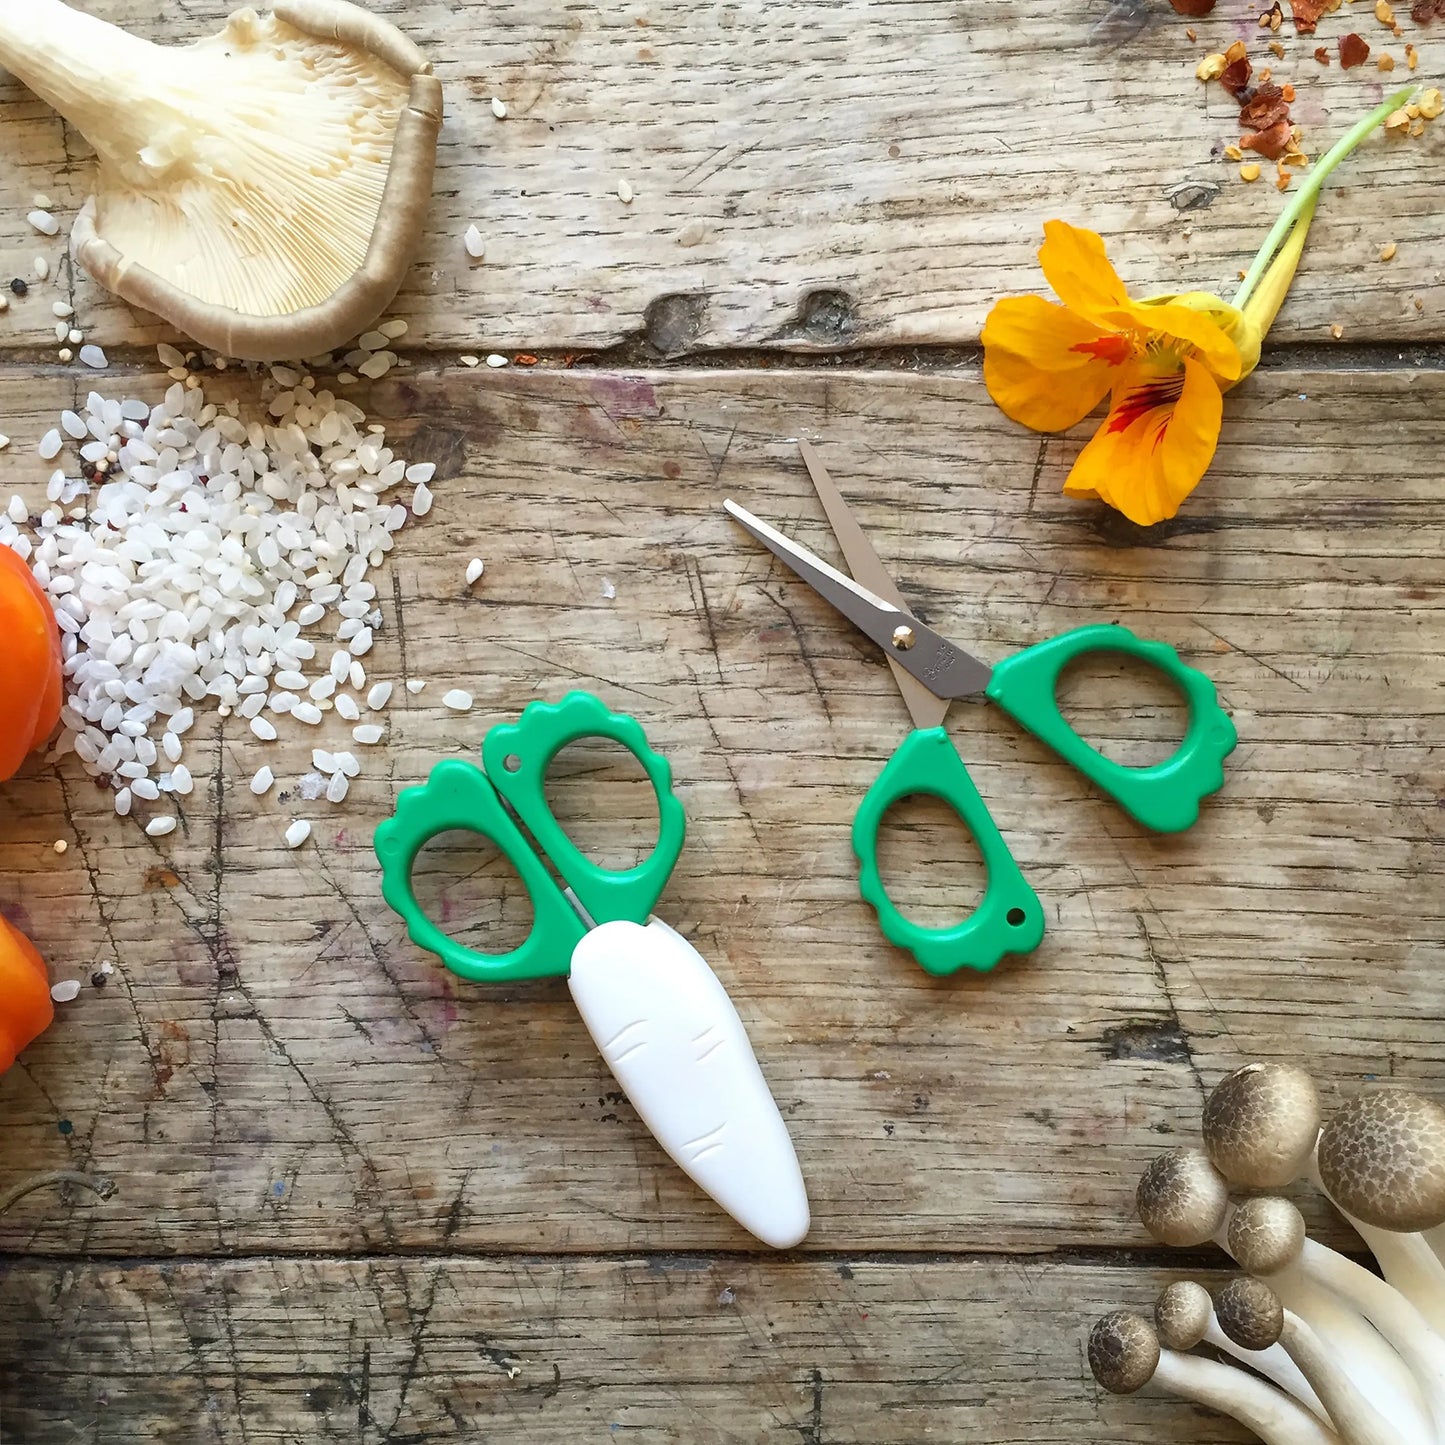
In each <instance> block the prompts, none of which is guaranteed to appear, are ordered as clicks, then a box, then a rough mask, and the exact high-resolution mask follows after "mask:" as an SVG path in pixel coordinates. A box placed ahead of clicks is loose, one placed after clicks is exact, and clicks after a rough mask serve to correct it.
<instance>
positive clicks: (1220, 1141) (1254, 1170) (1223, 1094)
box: [1204, 1064, 1320, 1189]
mask: <svg viewBox="0 0 1445 1445" xmlns="http://www.w3.org/2000/svg"><path fill="white" fill-rule="evenodd" d="M1319 1129H1320V1100H1319V1094H1318V1093H1317V1092H1316V1090H1315V1086H1314V1081H1313V1080H1312V1079H1311V1078H1310V1076H1309V1075H1308V1074H1307V1073H1305V1072H1304V1070H1303V1069H1296V1068H1294V1067H1293V1066H1291V1065H1289V1064H1246V1065H1245V1066H1244V1068H1242V1069H1236V1070H1235V1071H1234V1073H1232V1074H1230V1075H1229V1077H1228V1078H1226V1079H1224V1080H1222V1081H1221V1082H1220V1083H1219V1084H1218V1085H1216V1086H1215V1088H1214V1090H1213V1091H1212V1092H1211V1093H1210V1095H1209V1097H1208V1098H1207V1099H1206V1100H1205V1101H1204V1147H1205V1149H1206V1150H1208V1152H1209V1157H1210V1158H1211V1159H1212V1160H1213V1161H1214V1164H1215V1167H1216V1168H1217V1169H1218V1170H1219V1171H1220V1172H1221V1173H1222V1174H1223V1175H1224V1176H1225V1178H1226V1179H1228V1180H1229V1182H1230V1183H1231V1184H1237V1185H1240V1186H1241V1187H1243V1188H1245V1189H1278V1188H1279V1187H1280V1186H1281V1185H1284V1184H1289V1183H1290V1182H1292V1181H1293V1180H1294V1179H1297V1178H1298V1177H1299V1174H1300V1171H1301V1169H1303V1167H1304V1165H1305V1162H1306V1160H1308V1158H1309V1156H1310V1151H1311V1150H1312V1149H1313V1148H1314V1146H1315V1139H1316V1138H1317V1137H1318V1135H1319Z"/></svg>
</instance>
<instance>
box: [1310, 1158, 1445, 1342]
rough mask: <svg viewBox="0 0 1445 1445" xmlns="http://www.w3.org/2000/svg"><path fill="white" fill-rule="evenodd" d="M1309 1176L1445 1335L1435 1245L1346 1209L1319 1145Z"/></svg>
mask: <svg viewBox="0 0 1445 1445" xmlns="http://www.w3.org/2000/svg"><path fill="white" fill-rule="evenodd" d="M1305 1177H1306V1178H1307V1179H1308V1180H1309V1181H1310V1183H1311V1184H1313V1185H1314V1186H1315V1188H1316V1189H1318V1190H1319V1191H1320V1193H1321V1194H1323V1195H1324V1196H1325V1198H1326V1199H1328V1200H1329V1201H1330V1203H1331V1204H1332V1205H1334V1207H1335V1208H1336V1209H1338V1210H1339V1212H1340V1213H1341V1214H1342V1215H1343V1216H1344V1219H1345V1222H1346V1223H1347V1224H1348V1225H1349V1226H1350V1228H1351V1229H1353V1230H1354V1231H1355V1233H1356V1234H1358V1235H1359V1236H1360V1238H1361V1239H1363V1240H1364V1241H1365V1243H1366V1244H1367V1245H1368V1246H1369V1249H1370V1253H1371V1254H1373V1255H1374V1256H1375V1259H1376V1260H1377V1261H1378V1262H1379V1265H1380V1269H1381V1271H1382V1273H1383V1274H1384V1276H1385V1279H1386V1280H1387V1281H1388V1282H1389V1283H1390V1284H1391V1285H1393V1286H1394V1287H1395V1288H1396V1289H1397V1290H1399V1292H1400V1293H1401V1294H1402V1295H1404V1296H1405V1298H1406V1299H1407V1300H1409V1302H1410V1303H1411V1304H1412V1305H1414V1306H1415V1308H1416V1309H1417V1310H1419V1312H1420V1313H1421V1314H1422V1315H1423V1316H1424V1317H1425V1319H1426V1320H1428V1321H1429V1323H1430V1326H1431V1328H1432V1329H1434V1330H1435V1331H1436V1332H1437V1333H1439V1334H1441V1335H1445V1264H1442V1263H1441V1260H1440V1257H1439V1255H1437V1254H1436V1252H1435V1251H1434V1250H1433V1249H1432V1248H1431V1246H1430V1243H1429V1240H1428V1237H1427V1236H1426V1235H1422V1234H1396V1233H1395V1232H1394V1231H1392V1230H1389V1229H1376V1228H1375V1227H1374V1226H1373V1225H1369V1224H1366V1223H1365V1222H1364V1221H1363V1220H1360V1219H1356V1218H1355V1216H1354V1215H1353V1214H1351V1213H1350V1212H1349V1211H1348V1210H1346V1209H1344V1208H1342V1207H1341V1206H1340V1203H1339V1201H1338V1200H1337V1199H1335V1198H1333V1197H1332V1196H1331V1194H1330V1192H1329V1190H1328V1189H1326V1188H1325V1183H1324V1180H1323V1179H1321V1178H1320V1167H1319V1150H1318V1147H1316V1150H1315V1152H1314V1153H1313V1154H1311V1155H1310V1158H1309V1162H1308V1164H1307V1165H1306V1168H1305ZM1431 1233H1434V1231H1431Z"/></svg>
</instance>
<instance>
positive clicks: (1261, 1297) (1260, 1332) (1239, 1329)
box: [1214, 1275, 1284, 1350]
mask: <svg viewBox="0 0 1445 1445" xmlns="http://www.w3.org/2000/svg"><path fill="white" fill-rule="evenodd" d="M1214 1313H1215V1316H1216V1317H1217V1318H1218V1320H1219V1328H1220V1329H1222V1330H1223V1331H1224V1333H1225V1334H1226V1335H1228V1336H1229V1338H1230V1339H1231V1340H1233V1341H1234V1343H1235V1344H1236V1345H1238V1346H1239V1347H1240V1348H1241V1349H1245V1350H1267V1349H1268V1348H1269V1347H1270V1346H1271V1345H1273V1344H1275V1343H1277V1342H1278V1340H1279V1337H1280V1332H1281V1331H1282V1330H1283V1329H1284V1306H1283V1305H1282V1304H1280V1302H1279V1296H1278V1295H1276V1294H1275V1292H1274V1291H1273V1290H1272V1289H1271V1288H1270V1287H1269V1286H1268V1285H1267V1284H1265V1282H1264V1281H1263V1280H1262V1279H1251V1278H1250V1276H1249V1275H1240V1276H1239V1278H1237V1279H1232V1280H1230V1281H1229V1283H1228V1284H1227V1285H1225V1286H1224V1288H1223V1289H1221V1290H1220V1291H1219V1292H1218V1293H1217V1294H1216V1295H1215V1296H1214Z"/></svg>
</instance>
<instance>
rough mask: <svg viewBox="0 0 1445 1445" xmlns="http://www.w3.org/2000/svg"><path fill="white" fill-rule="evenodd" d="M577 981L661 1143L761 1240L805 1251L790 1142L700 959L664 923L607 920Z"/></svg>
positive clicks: (802, 1203) (597, 1031)
mask: <svg viewBox="0 0 1445 1445" xmlns="http://www.w3.org/2000/svg"><path fill="white" fill-rule="evenodd" d="M568 983H569V986H570V987H571V989H572V997H573V998H574V999H575V1000H576V1003H577V1010H578V1012H579V1013H580V1014H581V1015H582V1018H583V1020H584V1021H585V1022H586V1024H587V1029H588V1032H589V1033H591V1035H592V1037H593V1038H594V1039H595V1040H596V1042H597V1047H598V1048H599V1049H600V1050H601V1051H602V1057H603V1058H604V1059H606V1060H607V1064H608V1067H609V1068H610V1069H611V1070H612V1072H613V1074H614V1075H615V1076H616V1078H617V1082H618V1083H619V1084H621V1085H622V1090H623V1092H624V1093H625V1094H626V1095H627V1097H628V1099H630V1100H631V1101H632V1106H633V1108H635V1109H636V1110H637V1112H638V1113H639V1114H640V1115H641V1116H642V1120H643V1122H644V1123H645V1124H646V1125H647V1127H648V1128H649V1129H651V1130H652V1132H653V1134H654V1135H655V1136H656V1138H657V1142H658V1143H659V1144H661V1145H662V1147H663V1148H664V1149H666V1150H667V1152H668V1153H669V1154H670V1155H671V1156H672V1158H673V1159H674V1160H675V1161H676V1162H677V1164H678V1165H679V1166H680V1167H681V1168H682V1169H683V1171H684V1172H685V1173H686V1174H687V1175H688V1176H689V1177H690V1178H691V1179H692V1180H693V1181H694V1182H695V1183H696V1184H697V1185H698V1186H699V1187H700V1188H702V1189H704V1190H706V1191H707V1193H708V1194H710V1195H711V1196H712V1197H713V1198H714V1199H715V1200H717V1202H718V1203H719V1204H720V1205H722V1207H723V1208H724V1209H725V1210H727V1212H728V1213H729V1214H731V1215H732V1217H733V1218H734V1219H736V1220H737V1222H738V1223H739V1224H741V1225H742V1226H743V1228H744V1229H747V1230H749V1231H750V1232H751V1233H752V1234H755V1235H756V1236H757V1237H758V1238H759V1239H761V1240H762V1241H763V1243H764V1244H769V1245H772V1247H773V1248H774V1249H788V1248H790V1247H791V1246H792V1245H795V1244H797V1243H798V1241H799V1240H801V1239H802V1238H803V1236H804V1235H805V1234H807V1232H808V1195H807V1191H806V1190H805V1189H804V1187H803V1175H802V1171H801V1170H800V1169H799V1168H798V1157H797V1155H796V1154H795V1153H794V1152H793V1141H792V1139H791V1138H790V1137H789V1136H788V1127H787V1125H786V1124H784V1123H783V1116H782V1115H781V1114H780V1113H779V1112H778V1106H777V1104H776V1103H774V1102H773V1096H772V1093H771V1091H770V1090H769V1088H768V1084H767V1080H766V1079H764V1078H763V1073H762V1070H761V1069H760V1068H758V1061H757V1059H756V1058H754V1057H753V1049H752V1045H751V1044H750V1043H749V1042H748V1036H747V1033H746V1032H745V1031H744V1029H743V1023H742V1020H741V1019H740V1018H739V1017H738V1011H737V1009H735V1008H734V1007H733V1001H732V1000H731V999H730V998H729V997H728V995H727V990H726V989H724V988H723V986H722V984H720V983H719V982H718V980H717V977H716V975H715V974H714V973H713V971H712V969H710V968H709V967H708V966H707V964H706V962H704V960H703V958H702V955H701V954H699V953H698V951H697V950H696V949H695V948H694V947H693V946H692V945H691V944H690V943H688V941H687V940H686V939H685V938H683V937H682V936H681V934H678V933H674V932H673V930H672V929H671V928H669V927H668V926H667V924H665V923H664V922H662V920H661V919H659V918H654V919H651V920H650V921H649V922H648V923H647V925H646V926H645V927H644V926H643V925H641V924H637V923H626V922H620V921H619V922H613V923H604V924H601V925H600V926H599V927H597V928H594V929H592V930H590V931H589V932H588V934H587V936H586V937H585V938H584V939H583V940H582V941H581V942H580V943H579V944H578V945H577V947H576V949H575V950H574V952H573V954H572V972H571V974H570V976H569V978H568Z"/></svg>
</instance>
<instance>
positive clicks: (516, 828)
mask: <svg viewBox="0 0 1445 1445" xmlns="http://www.w3.org/2000/svg"><path fill="white" fill-rule="evenodd" d="M582 738H611V739H612V740H613V741H614V742H618V743H621V744H622V746H623V747H625V748H626V749H628V751H629V752H631V753H632V754H633V756H634V757H635V758H636V759H637V760H638V762H640V763H641V764H642V766H643V769H644V770H645V771H646V773H647V777H648V780H649V781H650V782H651V784H652V789H653V793H654V795H655V796H656V800H657V814H658V820H659V825H660V826H659V831H658V839H657V843H656V845H655V846H654V848H653V850H652V853H651V855H650V856H649V857H648V858H647V859H646V860H645V861H644V862H642V863H640V864H638V865H637V866H636V867H635V868H626V869H608V868H602V867H599V866H598V865H597V864H595V863H593V862H591V861H590V860H589V859H588V858H586V857H585V856H584V855H583V854H582V853H581V852H580V851H579V850H578V849H577V847H576V845H575V844H573V842H572V840H571V839H570V838H569V837H568V836H567V834H566V832H565V831H564V830H563V829H562V826H561V824H559V823H558V822H557V820H556V818H555V817H553V815H552V809H551V807H550V806H549V805H548V803H547V793H546V783H545V779H546V774H547V769H548V767H549V766H550V765H551V762H552V760H553V759H554V758H555V757H556V756H557V754H558V753H559V752H560V751H561V750H562V749H563V748H564V747H566V746H567V744H568V743H572V742H577V741H578V740H580V739H582ZM509 809H510V811H509ZM513 814H515V816H516V819H518V820H520V823H519V822H518V821H514V818H513ZM522 827H525V828H526V829H527V830H528V831H529V832H530V834H531V837H532V841H529V840H528V839H527V838H526V837H525V836H524V835H523V833H522ZM452 829H462V830H465V831H468V832H472V833H477V834H480V835H481V836H482V837H485V838H490V839H491V840H492V842H493V843H495V844H496V846H497V847H498V848H500V849H501V851H502V852H503V853H504V854H505V855H506V857H507V858H508V859H509V860H510V862H511V864H512V866H513V867H514V868H515V869H516V870H517V872H518V874H519V875H520V876H521V879H522V882H523V884H524V885H525V886H526V889H527V892H528V893H529V894H530V896H531V899H532V913H533V918H534V922H533V925H532V931H531V933H530V934H529V935H528V937H527V939H526V941H525V942H524V943H523V944H522V945H521V947H520V948H516V949H513V950H512V951H511V952H510V953H496V954H491V953H480V952H478V951H476V950H474V949H471V948H467V947H465V946H464V945H463V944H461V943H458V942H457V941H456V939H454V938H452V937H450V936H449V935H448V934H446V933H445V932H443V931H442V930H441V929H440V928H438V927H437V926H436V924H434V923H433V922H432V920H431V919H430V918H428V917H427V914H426V911H425V910H424V909H423V908H422V906H421V904H420V903H419V902H418V901H417V897H416V893H415V891H414V889H413V887H412V877H411V875H412V869H413V868H414V867H415V865H416V860H417V856H418V855H419V854H420V852H421V850H422V849H423V848H424V847H425V846H426V844H427V843H428V842H429V841H430V840H431V839H432V838H434V837H436V835H437V834H438V833H445V832H448V831H450V830H452ZM685 830H686V823H685V819H684V816H683V810H682V804H681V802H680V801H679V800H678V799H677V797H676V796H675V795H674V794H673V791H672V769H671V767H670V766H669V764H668V762H667V759H666V758H664V757H662V756H661V755H660V754H659V753H655V752H654V751H653V750H652V748H651V747H650V746H649V745H648V742H647V737H646V735H645V734H644V733H643V731H642V725H641V723H639V722H638V721H637V719H636V718H633V717H629V716H628V715H627V714H626V713H615V712H611V711H610V710H609V709H608V708H607V706H606V704H604V703H603V702H602V701H601V699H600V698H597V697H594V696H593V695H592V694H591V693H589V692H581V691H578V692H572V693H569V694H568V695H567V696H566V697H564V698H563V699H562V701H561V702H558V703H542V702H534V703H532V704H530V705H529V706H528V707H527V708H526V709H525V710H524V711H523V713H522V716H521V717H520V718H519V719H518V720H517V721H516V722H515V723H508V724H504V725H502V726H498V727H494V728H492V729H491V731H490V732H488V733H487V735H486V737H485V738H484V739H483V740H482V766H481V767H480V768H479V767H477V766H476V764H474V763H470V762H467V761H465V760H464V759H461V758H448V759H447V760H446V761H444V762H440V763H438V764H437V765H436V766H435V767H434V768H433V769H432V771H431V775H430V776H429V777H428V778H427V781H426V783H425V784H424V785H423V786H422V787H419V788H408V789H406V791H405V792H403V793H402V795H401V796H400V797H399V798H398V799H397V804H396V812H395V813H394V814H393V815H392V816H391V817H390V818H388V819H387V820H386V821H385V822H384V823H382V824H381V826H380V827H378V828H377V830H376V837H375V845H376V854H377V857H378V858H379V859H380V861H381V870H382V882H381V891H382V894H383V896H384V897H385V899H386V901H387V902H388V903H389V904H390V905H391V906H392V907H393V908H394V909H395V910H396V911H397V912H398V913H399V914H400V915H401V916H402V918H403V919H404V920H405V921H406V926H407V932H408V933H409V934H410V935H411V938H412V941H413V942H414V943H417V944H419V945H420V946H421V947H422V948H425V949H428V950H430V951H431V952H432V953H435V954H437V955H438V956H439V957H440V958H441V960H442V962H443V963H445V964H446V966H447V967H448V968H450V969H451V970H452V971H453V972H454V973H458V974H460V975H461V976H462V977H463V978H468V979H473V980H476V981H479V982H505V981H507V980H511V979H522V978H546V977H554V976H565V977H566V979H567V987H568V990H569V992H570V993H571V995H572V999H573V1001H574V1002H575V1003H576V1005H577V1011H578V1013H580V1014H581V1015H582V1021H583V1022H584V1023H585V1024H586V1025H587V1031H588V1032H589V1033H590V1034H591V1035H592V1038H593V1040H594V1042H595V1043H596V1044H597V1047H598V1050H599V1051H600V1052H601V1054H602V1057H603V1058H604V1059H605V1060H606V1061H607V1066H608V1067H609V1068H610V1069H611V1070H612V1073H613V1075H614V1076H615V1077H616V1079H617V1082H618V1083H619V1084H620V1085H621V1086H622V1090H623V1092H624V1093H625V1094H626V1095H627V1097H628V1099H629V1100H631V1102H632V1104H633V1106H634V1107H635V1108H636V1110H637V1112H638V1114H639V1115H640V1116H641V1118H642V1120H643V1122H644V1123H645V1124H646V1125H647V1126H648V1128H649V1129H651V1130H652V1132H653V1134H654V1136H655V1137H656V1139H657V1141H658V1143H660V1144H661V1145H662V1147H663V1148H664V1149H666V1150H667V1152H668V1154H670V1155H671V1156H672V1158H673V1159H674V1160H675V1161H676V1162H677V1164H678V1165H680V1166H681V1168H682V1169H683V1170H684V1171H685V1172H686V1173H687V1174H688V1175H689V1177H691V1178H692V1179H693V1180H694V1181H696V1183H697V1184H699V1185H700V1186H701V1187H702V1188H703V1189H704V1190H706V1192H707V1193H708V1194H710V1195H711V1196H712V1197H713V1198H714V1199H715V1200H717V1202H718V1203H719V1204H720V1205H722V1207H723V1208H724V1209H726V1210H727V1212H728V1213H729V1214H731V1215H732V1216H733V1218H734V1219H736V1220H737V1221H738V1223H739V1224H741V1225H743V1226H744V1227H745V1228H746V1229H749V1230H751V1231H752V1233H753V1234H755V1235H756V1236H757V1237H758V1238H759V1239H761V1240H763V1241H764V1242H765V1243H767V1244H770V1245H772V1246H773V1247H774V1248H775V1249H787V1248H790V1247H791V1246H792V1245H794V1244H797V1243H798V1241H799V1240H801V1239H802V1238H803V1236H804V1235H805V1234H806V1233H807V1231H808V1221H809V1212H808V1195H807V1190H806V1188H805V1186H804V1183H803V1176H802V1172H801V1170H800V1169H799V1167H798V1159H797V1155H796V1153H795V1152H794V1150H793V1141H792V1139H791V1138H790V1137H789V1134H788V1128H787V1125H786V1124H785V1123H784V1122H783V1117H782V1115H781V1114H780V1113H779V1112H778V1106H777V1103H776V1102H775V1101H774V1099H773V1096H772V1092H771V1091H770V1090H769V1088H768V1083H767V1080H766V1079H765V1078H764V1077H763V1074H762V1070H761V1069H760V1068H759V1067H758V1062H757V1059H756V1057H755V1056H754V1054H753V1049H752V1045H751V1043H749V1041H748V1036H747V1032H746V1030H745V1029H744V1027H743V1022H742V1020H741V1018H739V1016H738V1012H737V1009H735V1008H734V1007H733V1003H732V1000H731V999H730V998H729V997H728V994H727V990H726V989H725V988H724V987H723V985H722V983H721V982H720V981H719V979H718V977H717V975H716V974H714V973H713V971H712V969H711V968H709V967H708V964H707V962H706V960H705V959H704V958H703V957H702V955H701V954H700V953H698V951H697V950H696V949H695V948H694V947H693V946H692V945H691V944H690V943H689V942H688V941H687V940H686V939H685V938H683V937H682V935H681V934H679V933H676V932H674V930H673V929H671V928H669V927H668V926H667V924H666V923H664V922H663V921H662V919H660V918H655V917H653V916H652V909H653V905H654V904H655V903H656V902H657V900H658V897H659V896H660V895H661V893H662V890H663V888H664V887H665V886H666V884H667V880H668V878H669V876H670V875H671V873H672V870H673V865H674V864H676V862H677V859H678V855H679V854H680V853H681V851H682V840H683V834H684V832H685ZM548 861H550V863H551V867H552V868H553V869H555V871H556V873H557V876H558V877H559V878H560V879H561V880H562V883H563V884H565V885H566V887H565V890H564V888H563V887H560V886H559V885H558V884H557V883H556V882H554V881H553V878H552V873H551V872H550V871H549V869H548Z"/></svg>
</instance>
